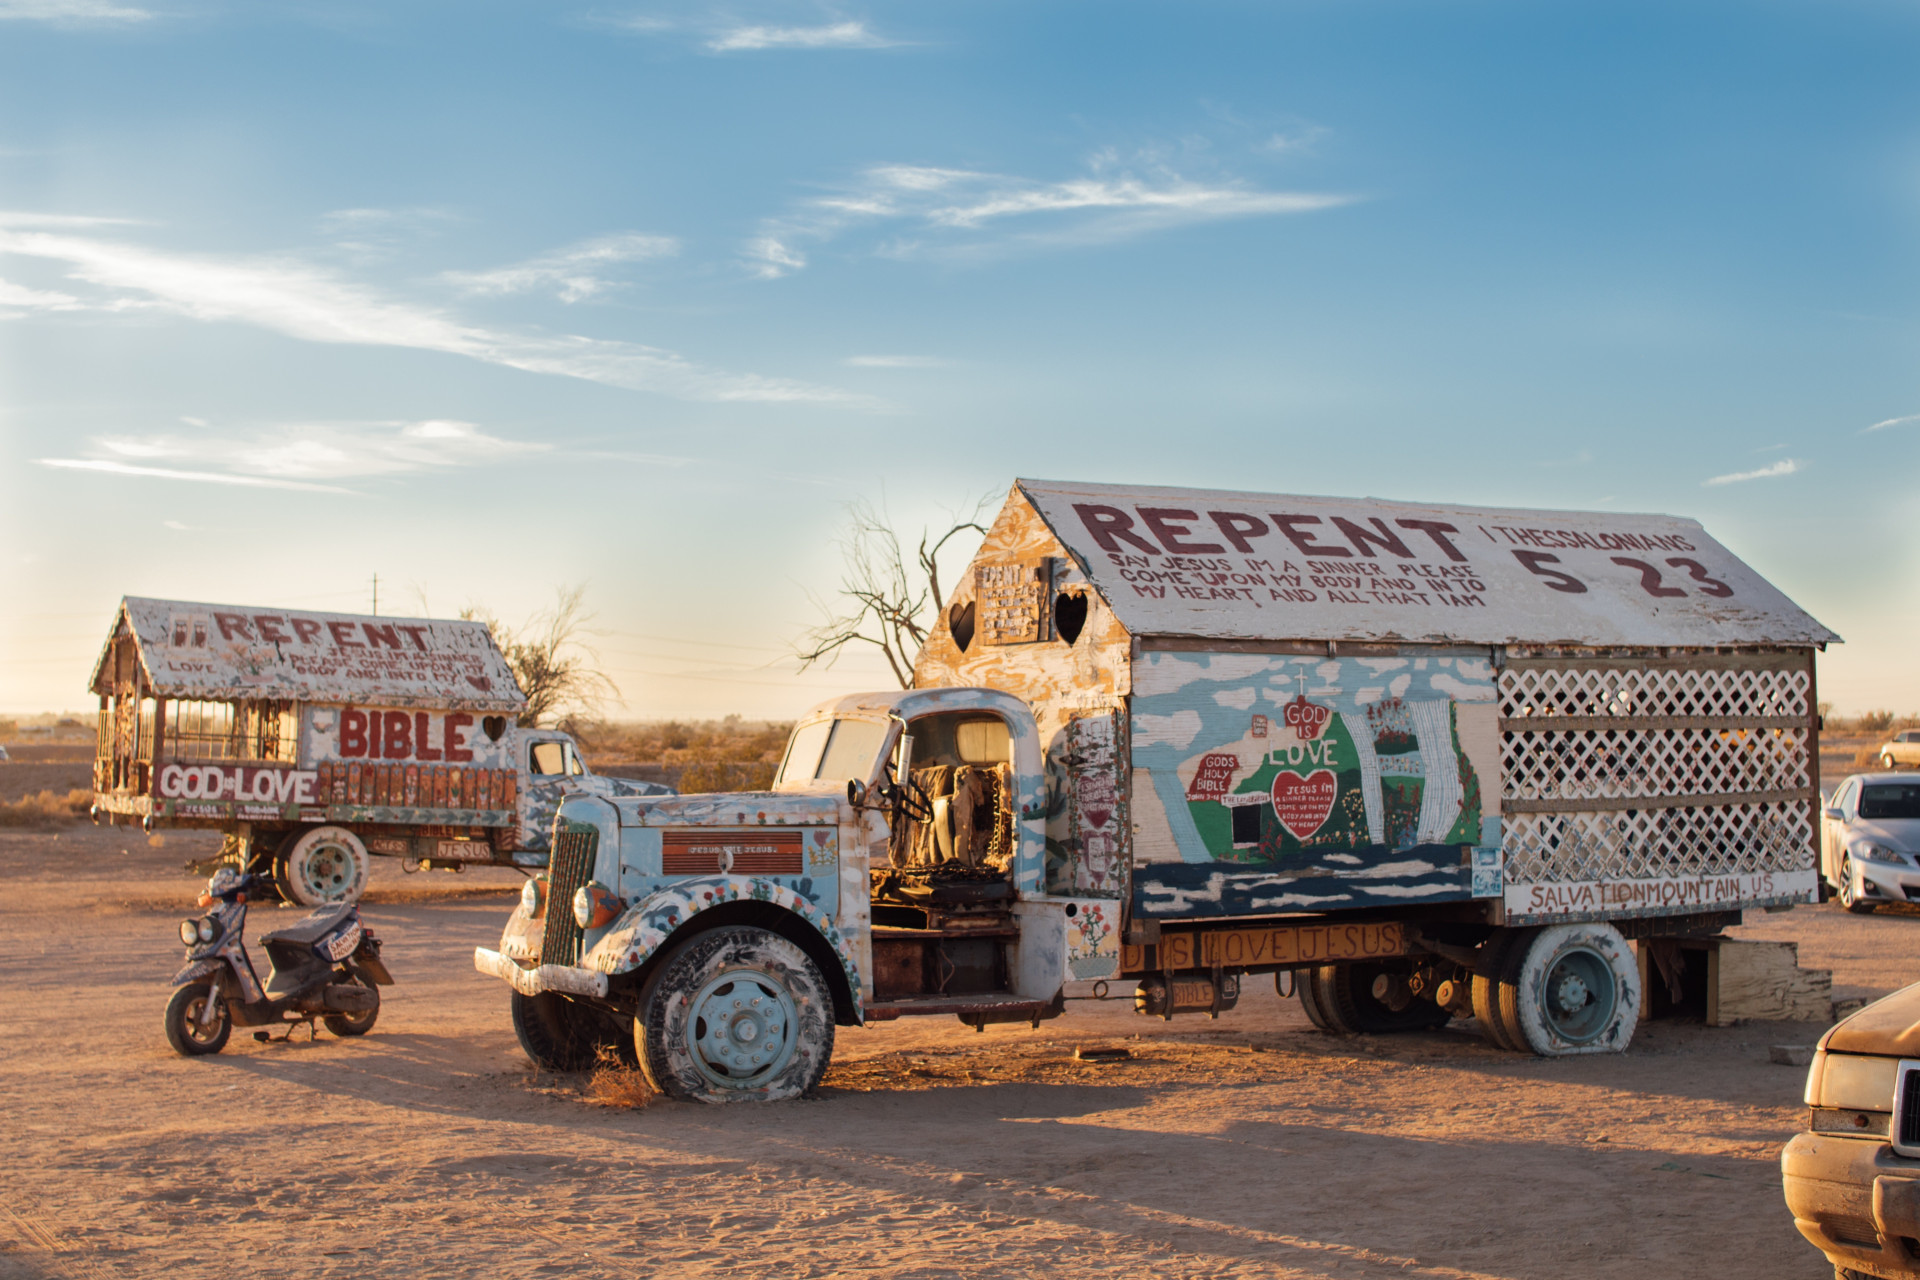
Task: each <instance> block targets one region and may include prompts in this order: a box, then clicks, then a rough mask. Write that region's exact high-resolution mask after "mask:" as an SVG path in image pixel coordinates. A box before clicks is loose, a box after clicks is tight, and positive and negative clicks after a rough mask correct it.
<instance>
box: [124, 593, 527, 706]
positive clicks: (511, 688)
mask: <svg viewBox="0 0 1920 1280" xmlns="http://www.w3.org/2000/svg"><path fill="white" fill-rule="evenodd" d="M123 627H124V628H125V629H126V630H127V631H128V632H130V633H131V634H132V635H133V637H134V639H135V642H136V644H137V646H138V649H139V659H140V665H141V668H142V670H143V671H144V672H145V674H146V684H147V687H148V689H149V690H150V691H151V692H152V693H155V694H158V695H159V696H161V697H164V698H198V699H208V700H219V699H247V698H279V699H287V700H297V701H302V702H334V703H360V704H365V703H378V704H380V705H383V706H395V707H434V708H454V709H458V710H463V711H476V712H498V713H503V714H508V715H511V714H516V713H518V712H519V711H520V710H522V709H523V708H524V707H525V706H526V699H525V698H524V697H522V696H521V693H520V686H519V685H518V684H517V683H515V682H514V678H513V672H512V671H511V670H510V669H509V668H508V667H507V663H506V659H505V658H504V657H502V656H501V654H500V650H499V649H498V648H497V647H496V646H495V645H494V643H493V637H492V636H490V635H488V634H487V629H486V627H485V626H484V625H482V624H481V623H478V622H467V621H462V620H459V619H449V618H388V617H374V616H372V615H366V614H350V613H308V612H305V611H302V610H291V609H262V608H258V607H254V606H245V605H223V604H199V603H193V602H189V601H184V600H153V599H147V598H144V597H139V596H128V597H127V598H126V599H124V600H122V601H121V604H120V612H119V613H118V615H116V617H115V619H114V627H113V630H112V632H111V633H110V635H109V638H108V644H107V648H106V649H105V650H103V651H102V654H101V657H100V660H99V662H97V663H96V664H95V666H94V671H93V677H92V681H91V684H92V687H93V690H94V692H96V693H101V694H106V693H111V692H113V689H112V688H111V681H110V680H109V679H108V675H107V673H108V669H109V667H110V665H111V664H110V661H109V660H110V657H111V651H112V637H113V636H114V635H118V634H121V633H122V628H123Z"/></svg>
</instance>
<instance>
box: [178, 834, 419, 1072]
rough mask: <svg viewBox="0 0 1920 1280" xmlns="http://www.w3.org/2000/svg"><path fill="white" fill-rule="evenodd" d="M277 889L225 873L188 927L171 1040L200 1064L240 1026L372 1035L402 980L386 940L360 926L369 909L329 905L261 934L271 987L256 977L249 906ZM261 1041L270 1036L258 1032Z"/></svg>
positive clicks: (262, 880) (216, 877)
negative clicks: (319, 1025)
mask: <svg viewBox="0 0 1920 1280" xmlns="http://www.w3.org/2000/svg"><path fill="white" fill-rule="evenodd" d="M272 891H273V884H272V881H270V880H269V879H267V878H266V877H265V876H258V875H243V874H241V873H240V872H238V871H236V870H234V869H233V868H232V867H222V868H221V869H220V870H218V871H216V872H214V874H213V878H212V879H210V880H208V881H207V891H206V892H205V893H203V894H201V895H200V903H199V905H200V906H202V907H204V908H208V910H207V912H206V914H205V915H201V916H197V917H195V918H193V919H191V920H183V921H181V922H180V941H182V942H184V943H185V944H186V946H187V966H186V968H184V969H182V970H180V972H179V973H176V974H174V975H173V985H174V986H175V987H176V988H178V990H176V991H175V992H174V993H173V998H172V999H171V1000H169V1001H167V1043H169V1044H171V1045H172V1046H173V1047H174V1049H175V1050H176V1051H178V1052H180V1053H183V1054H187V1055H189V1056H193V1057H197V1056H199V1055H201V1054H207V1053H218V1052H220V1050H222V1049H224V1048H226V1045H227V1037H228V1036H229V1035H230V1034H232V1031H233V1028H234V1027H235V1026H242V1027H258V1026H277V1025H282V1024H285V1025H286V1026H287V1034H286V1035H285V1036H282V1037H281V1039H283V1040H284V1039H287V1038H289V1037H291V1036H292V1035H293V1032H294V1029H295V1028H296V1027H298V1026H299V1024H301V1023H303V1022H304V1023H305V1024H306V1026H307V1034H308V1036H309V1037H311V1036H313V1035H314V1034H315V1033H314V1028H313V1024H314V1020H315V1019H319V1020H320V1021H322V1022H324V1023H326V1027H327V1030H329V1031H331V1032H333V1034H335V1035H337V1036H363V1035H365V1034H366V1033H367V1032H369V1031H371V1030H373V1023H374V1019H376V1018H378V1017H379V1016H380V988H381V987H388V986H392V985H393V975H392V974H391V973H389V972H388V971H387V966H386V965H385V964H384V963H383V962H382V961H381V959H380V940H379V939H378V938H376V937H374V936H373V930H371V929H369V928H367V927H366V925H365V924H364V923H363V922H362V921H361V919H360V908H359V907H357V906H355V905H353V904H351V903H343V904H341V905H339V906H332V907H321V908H319V909H318V910H316V911H314V912H313V913H312V914H311V915H309V916H307V918H306V919H304V920H301V921H299V922H297V923H295V924H292V925H289V926H287V927H286V928H284V929H275V930H273V931H272V932H271V933H265V934H262V935H261V936H260V945H261V946H263V947H265V948H266V951H267V960H268V968H267V980H266V982H264V983H262V982H261V981H260V978H259V975H257V974H256V973H255V972H254V968H253V960H252V958H251V957H250V956H249V955H248V954H247V944H246V939H245V937H244V936H243V935H244V933H245V930H246V923H247V899H248V897H250V896H252V895H256V894H258V895H265V894H269V893H271V892H272ZM253 1038H254V1039H255V1040H262V1041H264V1040H267V1039H270V1038H271V1036H270V1033H268V1032H266V1031H256V1032H254V1033H253Z"/></svg>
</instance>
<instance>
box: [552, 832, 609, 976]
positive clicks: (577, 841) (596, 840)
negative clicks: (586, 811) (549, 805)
mask: <svg viewBox="0 0 1920 1280" xmlns="http://www.w3.org/2000/svg"><path fill="white" fill-rule="evenodd" d="M599 850H600V833H599V832H598V831H595V830H592V829H588V830H586V831H566V832H562V833H561V834H560V835H558V836H556V837H554V841H553V856H552V857H551V858H549V859H548V860H547V925H546V930H545V932H544V934H543V936H542V937H541V940H540V963H541V964H576V963H578V962H579V959H580V923H579V921H577V920H575V919H574V918H573V895H574V893H575V892H576V891H577V890H578V889H579V888H580V886H581V885H583V884H585V883H586V882H587V881H589V880H591V879H593V863H594V859H595V857H596V855H597V854H598V853H599Z"/></svg>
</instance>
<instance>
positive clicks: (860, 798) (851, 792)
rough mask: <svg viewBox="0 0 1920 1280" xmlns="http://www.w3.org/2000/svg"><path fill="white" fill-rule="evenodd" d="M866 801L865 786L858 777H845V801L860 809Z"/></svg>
mask: <svg viewBox="0 0 1920 1280" xmlns="http://www.w3.org/2000/svg"><path fill="white" fill-rule="evenodd" d="M866 802H867V789H866V787H864V786H862V785H861V783H860V779H858V778H848V779H847V803H848V804H850V805H852V806H853V807H854V808H856V809H860V808H864V807H865V806H866Z"/></svg>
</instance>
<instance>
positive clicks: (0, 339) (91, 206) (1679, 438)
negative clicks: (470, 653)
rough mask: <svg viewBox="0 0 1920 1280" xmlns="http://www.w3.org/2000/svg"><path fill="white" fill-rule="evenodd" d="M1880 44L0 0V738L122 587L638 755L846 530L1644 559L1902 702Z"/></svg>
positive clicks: (1910, 260) (1847, 697) (1914, 332)
mask: <svg viewBox="0 0 1920 1280" xmlns="http://www.w3.org/2000/svg"><path fill="white" fill-rule="evenodd" d="M1916 55H1920V10H1916V9H1915V8H1914V7H1913V6H1911V5H1906V4H1894V3H1881V4H1874V3H1846V2H1835V0H1827V2H1826V3H1820V4H1814V3H1803V4H1789V3H1741V4H1731V3H1727V4H1689V3H1661V4H1617V3H1616V4H1608V5H1600V4H1584V3H1573V4H1558V5H1543V4H1528V5H1523V4H1503V3H1445V2H1443V0H1422V2H1421V3H1390V2H1379V3H1375V2H1371V0H1348V2H1346V3H1338V4H1336V3H1270V4H1207V3H1189V4H1180V5H1171V4H1128V3H1109V4H1101V5H1093V4H1073V3H1055V4H1024V5H1016V4H1010V3H993V2H987V3H980V2H976V3H970V4H964V5H960V4H939V3H922V4H916V5H888V4H870V5H848V6H841V5H825V4H756V3H751V2H749V3H742V4H736V5H727V6H670V5H621V4H612V5H583V6H572V5H569V4H566V3H545V4H524V5H515V4H506V3H496V4H465V5H453V4H442V5H433V4H405V3H397V2H395V3H382V4H364V5H352V4H333V3H326V2H325V0H312V2H310V3H305V4H301V5H297V6H253V5H238V4H226V3H222V2H221V0H151V3H149V0H0V540H3V545H4V548H5V551H4V554H3V555H0V590H4V591H5V598H6V599H8V600H9V601H12V602H14V607H13V608H11V609H8V610H6V611H5V612H4V613H3V614H0V708H4V709H9V710H22V711H33V710H42V709H53V708H57V707H74V706H82V705H85V692H84V686H85V680H86V674H87V669H88V666H89V664H90V662H91V659H92V657H93V654H94V652H95V650H96V648H97V645H98V643H99V640H100V637H101V634H102V632H103V630H104V628H105V626H106V624H107V621H108V618H109V615H110V613H111V610H112V607H113V604H114V602H115V601H116V600H117V599H118V597H119V596H120V595H122V594H145V595H161V596H174V597H181V598H194V599H206V600H215V601H235V602H245V603H262V604H268V603H276V604H289V605H306V606H309V607H315V608H328V607H331V608H342V609H351V608H357V607H361V606H363V605H364V604H365V602H366V598H367V584H368V580H369V578H370V577H371V575H372V574H374V573H375V572H377V573H379V575H380V577H381V580H382V583H383V584H386V585H385V588H384V590H383V596H384V597H385V599H384V600H383V611H387V610H389V609H401V608H405V609H407V610H409V611H415V610H417V609H418V607H419V604H420V601H421V600H422V599H424V600H425V602H426V604H427V606H428V607H429V608H430V609H431V610H432V611H434V612H437V613H450V612H452V611H454V610H456V609H458V608H459V607H461V606H462V605H465V604H468V603H479V604H483V605H485V606H487V607H489V608H491V609H493V610H494V611H496V612H498V613H500V614H502V615H504V616H506V617H507V618H509V619H514V618H519V617H524V616H526V615H528V614H529V613H531V612H533V611H534V610H536V609H538V608H539V607H541V606H542V605H543V604H545V603H546V602H547V601H548V600H549V599H550V598H551V595H552V592H553V589H554V588H555V587H556V586H558V585H559V584H561V583H575V582H585V583H587V584H588V601H589V605H590V606H591V607H592V608H593V609H594V610H595V611H596V613H597V615H598V622H597V625H598V627H599V628H600V629H601V633H602V634H601V636H600V647H601V649H602V652H603V654H604V656H605V657H606V659H607V660H608V664H609V666H610V668H611V670H612V673H613V675H614V676H615V678H616V679H617V680H618V682H619V684H620V687H621V689H622V691H623V693H624V695H625V699H626V704H627V711H628V713H630V714H633V715H637V716H656V715H661V716H664V715H706V714H724V713H726V712H731V711H738V712H741V713H744V714H747V715H763V714H764V715H786V714H792V713H793V712H794V711H796V710H798V709H800V708H801V707H804V706H806V705H808V704H810V703H812V702H813V701H815V700H817V699H819V698H822V697H825V696H828V695H830V694H833V693H835V692H838V691H842V690H845V689H847V688H853V687H873V686H876V685H882V684H884V683H885V679H884V676H883V674H882V671H883V669H882V668H881V667H880V665H879V664H878V663H877V662H875V661H871V660H865V659H849V660H848V661H846V662H843V663H842V664H841V666H840V668H839V669H838V670H837V671H833V672H814V673H808V674H807V675H806V676H804V677H801V676H796V675H795V674H794V673H793V670H792V663H791V662H790V661H783V659H782V653H783V652H784V651H785V650H786V648H787V647H788V645H789V643H790V642H791V640H792V639H793V638H794V637H795V635H796V634H797V633H798V632H799V631H801V630H802V629H803V628H804V627H805V626H806V625H807V624H808V623H809V622H811V621H813V620H814V617H815V614H814V611H813V607H812V605H811V604H810V603H809V597H808V593H809V592H810V591H811V592H815V593H819V592H825V591H829V590H830V589H831V587H832V585H833V582H834V579H835V576H836V573H837V552H836V549H835V547H834V543H833V540H834V537H835V535H836V533H837V532H838V530H839V528H840V527H841V525H842V524H843V522H844V513H843V506H842V504H844V503H845V502H847V501H848V500H851V499H857V498H866V499H870V500H874V501H877V502H878V501H884V503H885V505H886V507H887V509H888V510H889V511H890V512H891V513H892V515H893V516H894V517H895V518H896V519H897V520H898V521H899V522H900V523H901V524H902V525H904V526H908V527H912V528H916V529H917V528H918V526H919V525H920V524H922V523H923V522H926V521H929V520H939V519H940V518H941V516H942V512H943V510H944V509H947V508H952V507H955V506H965V505H970V504H971V500H972V499H973V498H975V497H977V496H978V495H980V494H982V493H984V492H987V491H989V490H991V491H995V492H996V493H998V492H1002V491H1004V489H1005V487H1006V485H1007V483H1008V482H1009V480H1010V479H1011V478H1012V477H1013V476H1015V475H1033V476H1043V477H1052V478H1062V479H1084V480H1098V481H1115V482H1140V483H1176V484H1191V485H1200V486H1219V487H1229V488H1240V489H1266V490H1273V491H1276V492H1292V493H1309V494H1342V495H1345V494H1358V495H1377V496H1383V497H1392V498H1404V499H1418V500H1429V501H1440V502H1446V501H1459V502H1472V503H1497V504H1506V505H1515V506H1542V507H1566V508H1586V509H1600V510H1652V511H1663V512H1670V513H1673V514H1678V515H1687V516H1693V517H1696V518H1698V519H1700V520H1702V521H1703V522H1704V523H1705V524H1706V525H1707V526H1708V528H1709V529H1711V530H1712V531H1713V533H1714V534H1715V535H1716V536H1717V537H1718V538H1720V539H1721V540H1722V541H1723V542H1725V543H1726V544H1727V545H1728V546H1729V547H1731V548H1732V549H1733V550H1735V551H1736V552H1737V553H1739V554H1740V555H1742V556H1743V557H1744V558H1745V559H1747V560H1748V561H1749V562H1750V563H1752V564H1753V565H1755V566H1756V567H1757V568H1758V569H1759V570H1760V571H1761V572H1763V573H1765V574H1767V575H1768V576H1769V577H1771V578H1772V579H1773V580H1774V581H1775V582H1776V583H1778V584H1779V585H1780V586H1781V587H1782V588H1783V589H1785V590H1786V591H1787V592H1788V594H1789V595H1791V596H1793V597H1794V598H1795V599H1796V600H1798V601H1799V602H1800V603H1801V604H1802V605H1803V606H1804V607H1806V608H1808V609H1809V610H1810V611H1811V612H1813V613H1814V614H1815V615H1816V616H1818V617H1819V618H1820V619H1821V620H1822V621H1824V622H1826V623H1827V624H1828V625H1830V626H1832V627H1833V628H1834V629H1835V630H1837V631H1839V632H1840V633H1841V634H1842V635H1844V636H1845V637H1846V638H1847V640H1848V643H1847V644H1846V645H1844V646H1840V647H1838V648H1836V649H1835V650H1833V651H1832V652H1831V653H1830V654H1829V655H1828V656H1827V657H1826V658H1825V659H1823V662H1822V666H1821V682H1822V696H1823V697H1827V698H1830V699H1832V700H1833V701H1835V702H1836V703H1838V704H1839V705H1840V706H1841V707H1842V709H1844V710H1859V709H1863V708H1866V707H1870V706H1882V705H1885V706H1890V707H1893V708H1894V709H1896V710H1900V711H1907V710H1913V709H1916V708H1920V674H1916V673H1915V670H1914V664H1913V663H1912V662H1911V661H1910V657H1909V655H1910V654H1911V652H1912V643H1911V639H1910V637H1911V636H1912V635H1913V634H1915V632H1916V630H1920V604H1916V602H1915V600H1914V594H1915V593H1914V592H1913V590H1912V586H1913V583H1914V581H1915V576H1916V574H1915V571H1916V567H1917V566H1916V562H1917V560H1920V534H1916V529H1920V503H1917V502H1916V493H1915V490H1916V485H1915V461H1916V447H1917V443H1920V377H1917V376H1916V370H1917V369H1920V365H1917V364H1916V360H1915V354H1916V346H1917V345H1920V344H1917V342H1916V340H1917V339H1920V323H1916V322H1917V321H1920V314H1917V312H1916V306H1915V297H1916V291H1915V288H1914V286H1915V283H1916V254H1915V247H1916V237H1915V228H1916V215H1917V214H1920V78H1916V77H1915V76H1914V75H1913V70H1912V69H1913V67H1914V66H1915V65H1916Z"/></svg>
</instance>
